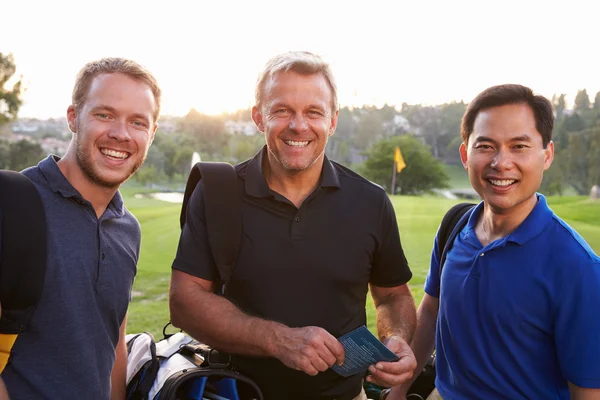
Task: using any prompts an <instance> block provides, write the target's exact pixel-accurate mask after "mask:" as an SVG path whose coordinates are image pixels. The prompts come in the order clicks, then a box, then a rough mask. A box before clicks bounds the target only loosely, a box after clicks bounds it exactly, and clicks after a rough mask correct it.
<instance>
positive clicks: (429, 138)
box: [0, 53, 600, 194]
mask: <svg viewBox="0 0 600 400" xmlns="http://www.w3.org/2000/svg"><path fill="white" fill-rule="evenodd" d="M14 72H15V68H14V60H13V59H12V57H11V56H10V55H9V56H4V55H2V53H0V125H1V124H2V122H7V121H9V120H13V119H15V117H16V115H17V111H18V109H19V107H20V106H21V104H22V99H21V95H22V87H21V81H20V80H19V81H18V82H17V83H16V84H15V85H14V86H13V87H12V88H10V89H6V88H5V84H6V82H7V81H8V80H9V78H10V77H11V76H12V75H13V74H14ZM552 103H553V105H554V108H555V111H556V124H555V129H554V142H555V147H556V154H555V161H554V165H553V166H552V167H551V168H550V170H549V171H548V172H547V173H546V174H545V177H544V182H543V184H542V188H541V190H542V191H543V192H544V193H547V194H562V193H564V192H565V191H566V190H567V189H568V188H570V187H572V188H573V189H574V190H575V191H576V192H577V193H579V194H586V193H588V192H589V190H590V188H591V186H592V185H594V184H599V183H600V162H598V160H600V157H599V156H600V92H599V93H596V95H595V97H594V101H593V102H592V101H591V100H590V97H589V95H588V93H587V91H586V90H585V89H583V90H580V91H579V92H578V93H577V96H576V97H575V100H574V106H573V108H572V109H568V108H567V107H566V95H565V94H560V95H555V96H553V98H552ZM466 107H467V103H465V102H462V101H460V102H450V103H445V104H441V105H434V106H425V105H420V104H416V105H411V104H407V103H403V104H402V105H401V107H399V108H396V107H393V106H390V105H384V106H383V107H375V106H362V107H342V108H340V110H339V117H338V126H337V130H336V133H335V135H334V136H332V137H331V138H330V140H329V143H328V145H327V154H328V157H329V158H331V159H332V160H335V161H337V162H339V163H341V164H343V165H346V166H349V167H351V168H355V169H357V170H358V171H359V172H361V173H362V174H363V175H365V176H366V177H367V178H369V179H371V180H373V181H374V182H376V183H378V184H380V185H382V186H384V187H385V188H386V189H388V190H389V189H390V188H389V185H390V181H391V174H392V167H391V166H392V163H393V161H392V156H393V149H394V148H395V147H396V146H399V147H400V148H401V150H402V153H403V156H404V158H405V161H406V164H407V167H406V169H405V170H404V171H403V172H402V173H401V174H400V175H399V177H398V178H399V179H398V182H397V184H398V187H397V188H396V189H397V190H398V191H399V192H400V193H409V194H412V193H420V192H423V191H427V190H430V189H432V188H442V187H445V186H447V184H448V176H447V175H446V174H445V172H444V167H443V164H459V163H460V158H459V153H458V147H459V145H460V143H461V138H460V122H461V118H462V116H463V114H464V112H465V110H466ZM250 115H251V113H250V109H245V110H239V111H236V112H234V113H223V114H221V115H206V114H203V113H201V112H199V111H196V110H194V109H192V110H190V112H188V114H187V115H185V116H183V117H176V118H173V117H171V118H169V121H170V122H171V124H170V126H169V129H166V127H165V126H163V125H162V124H161V121H160V120H159V128H158V130H157V134H156V137H155V140H154V143H153V145H152V146H151V147H150V151H149V153H148V158H147V160H146V162H145V164H144V166H143V167H142V168H141V169H140V171H139V172H138V173H137V174H136V175H135V178H134V179H136V180H138V181H139V182H141V183H143V184H148V183H171V184H179V185H182V184H183V183H184V182H185V177H186V174H187V172H188V171H189V168H190V163H191V160H192V154H193V153H194V152H198V153H199V154H200V156H201V158H202V160H207V161H210V160H213V161H226V162H231V163H237V162H241V161H243V160H245V159H247V158H250V157H252V156H253V155H254V154H255V153H256V152H257V151H258V150H259V149H260V148H261V147H262V146H263V145H264V138H263V137H262V134H260V132H258V131H256V129H255V128H254V127H253V125H252V120H251V118H250ZM236 124H237V126H238V127H241V131H237V130H236V129H237V128H235V126H234V125H236ZM232 126H234V127H233V128H232ZM65 127H66V125H65ZM236 132H237V133H236ZM43 134H44V133H42V135H43ZM46 134H51V135H53V134H54V133H46ZM39 135H40V133H38V136H39ZM390 149H391V150H390ZM40 155H41V156H43V152H42V151H41V149H40V148H39V146H38V147H36V145H35V144H34V143H32V142H31V141H28V140H21V141H19V142H11V143H9V142H8V141H6V140H2V139H1V138H0V168H10V169H15V170H18V169H21V168H23V167H25V166H28V165H31V164H33V163H35V162H37V161H38V160H39V158H40Z"/></svg>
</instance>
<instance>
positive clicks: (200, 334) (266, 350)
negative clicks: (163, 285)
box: [169, 282, 289, 357]
mask: <svg viewBox="0 0 600 400" xmlns="http://www.w3.org/2000/svg"><path fill="white" fill-rule="evenodd" d="M169 307H170V310H171V321H172V323H173V325H174V326H176V327H179V328H181V329H183V330H184V331H186V332H187V333H189V334H190V335H191V336H193V337H194V338H196V339H197V340H199V341H201V342H203V343H207V344H209V345H211V346H213V347H215V348H218V349H219V350H222V351H226V352H230V353H237V354H246V355H253V356H271V357H273V356H276V354H275V353H276V349H275V343H277V341H278V337H279V333H280V332H281V331H282V330H284V329H289V328H287V327H286V326H285V325H282V324H279V323H277V322H273V321H267V320H264V319H260V318H257V317H252V316H249V315H247V314H246V313H244V312H243V311H241V310H240V309H239V308H237V307H236V306H235V305H234V304H232V303H231V302H230V301H229V300H227V299H226V298H223V297H222V296H218V295H216V294H214V293H211V292H210V291H208V290H206V289H205V288H203V287H202V286H201V285H199V284H197V283H195V282H179V283H172V285H171V293H170V301H169Z"/></svg>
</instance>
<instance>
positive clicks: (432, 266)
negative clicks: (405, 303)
mask: <svg viewBox="0 0 600 400" xmlns="http://www.w3.org/2000/svg"><path fill="white" fill-rule="evenodd" d="M438 232H439V228H438ZM438 232H436V234H435V239H434V240H433V249H432V250H431V261H430V262H429V272H428V273H427V278H425V293H427V294H428V295H430V296H433V297H435V298H436V299H437V298H439V297H440V259H439V257H438V252H437V248H438Z"/></svg>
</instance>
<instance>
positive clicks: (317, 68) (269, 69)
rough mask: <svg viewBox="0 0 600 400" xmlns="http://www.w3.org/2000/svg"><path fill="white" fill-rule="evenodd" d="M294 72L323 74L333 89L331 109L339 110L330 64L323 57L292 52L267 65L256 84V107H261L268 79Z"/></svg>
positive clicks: (277, 56)
mask: <svg viewBox="0 0 600 400" xmlns="http://www.w3.org/2000/svg"><path fill="white" fill-rule="evenodd" d="M288 71H293V72H296V73H298V74H301V75H315V74H322V75H323V77H324V78H325V80H326V81H327V83H328V84H329V88H330V89H331V109H332V111H333V112H335V111H337V109H338V107H339V106H338V98H337V86H336V84H335V79H334V78H333V72H331V68H330V67H329V64H328V63H326V62H325V61H324V60H323V59H322V58H321V57H319V56H318V55H315V54H313V53H309V52H308V51H290V52H287V53H282V54H279V55H276V56H275V57H273V58H271V59H270V60H269V61H268V62H267V64H266V65H265V69H264V70H263V71H262V72H261V74H260V75H259V77H258V80H257V82H256V90H255V100H256V106H257V107H260V106H261V104H260V102H261V100H262V95H263V90H264V87H265V84H266V82H267V79H269V78H271V77H273V76H274V75H275V74H277V73H278V72H288Z"/></svg>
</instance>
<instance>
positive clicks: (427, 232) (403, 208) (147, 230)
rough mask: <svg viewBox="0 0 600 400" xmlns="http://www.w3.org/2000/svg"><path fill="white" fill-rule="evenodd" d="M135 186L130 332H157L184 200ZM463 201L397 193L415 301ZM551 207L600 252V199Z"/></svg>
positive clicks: (558, 201) (557, 200) (556, 200)
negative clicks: (149, 194) (442, 226)
mask: <svg viewBox="0 0 600 400" xmlns="http://www.w3.org/2000/svg"><path fill="white" fill-rule="evenodd" d="M135 191H136V190H135V189H134V188H131V187H127V188H125V190H124V191H123V195H124V197H125V204H126V205H127V207H128V208H129V209H130V210H131V211H132V212H133V213H134V214H135V215H136V217H137V218H138V220H139V221H140V223H141V225H142V248H141V255H140V261H139V264H138V274H137V277H136V280H135V283H134V287H133V299H132V302H131V306H130V308H129V322H128V331H129V332H132V333H134V332H141V331H149V332H151V333H152V334H153V335H155V337H157V338H160V337H162V336H161V335H162V334H161V332H162V328H163V326H164V325H165V323H166V322H167V321H168V320H169V312H168V287H169V278H170V274H171V263H172V261H173V258H174V256H175V251H176V249H177V243H178V240H179V233H180V229H179V211H180V207H181V206H180V205H179V204H170V203H165V202H162V201H158V200H153V199H150V198H136V197H135V196H134V193H135ZM458 202H460V200H448V199H444V198H440V197H434V196H420V197H416V196H415V197H413V196H393V197H392V203H393V205H394V208H395V210H396V216H397V219H398V226H399V229H400V236H401V240H402V246H403V248H404V251H405V253H406V258H407V259H408V261H409V265H410V267H411V269H412V271H413V278H412V280H411V281H410V286H411V289H412V291H413V294H414V297H415V302H416V303H417V304H419V302H420V300H421V298H422V297H423V283H424V282H425V277H426V275H427V271H428V269H429V257H430V254H431V248H432V245H433V237H434V235H435V232H436V230H437V228H438V226H439V223H440V221H441V219H442V216H443V215H444V213H445V212H446V210H448V209H449V208H450V207H451V206H452V205H453V204H456V203H458ZM548 202H549V204H550V206H551V207H552V208H553V209H554V211H555V212H556V213H557V214H558V215H559V216H561V217H562V218H563V219H564V220H565V221H567V222H568V223H569V224H570V225H571V226H573V227H574V228H575V229H576V230H577V231H578V232H579V233H580V234H581V235H582V236H583V237H584V238H585V239H586V240H587V241H588V243H589V244H590V245H591V246H592V248H593V249H594V250H595V251H596V252H597V253H598V252H600V202H598V201H596V202H594V201H590V200H589V199H588V198H587V197H584V196H579V197H577V196H575V197H550V198H548ZM367 318H368V325H369V329H371V330H372V331H374V328H375V313H374V309H373V304H372V302H371V301H370V300H369V302H368V304H367Z"/></svg>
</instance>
